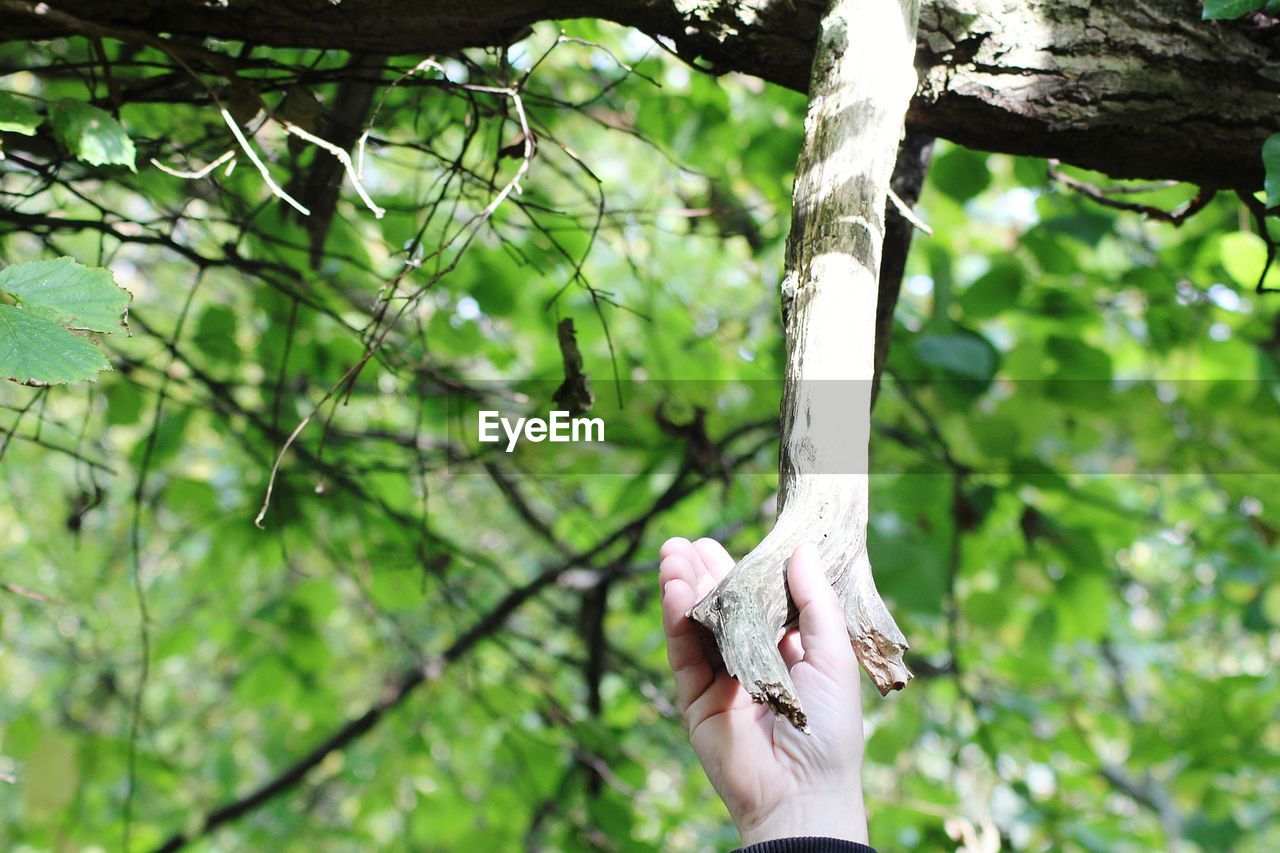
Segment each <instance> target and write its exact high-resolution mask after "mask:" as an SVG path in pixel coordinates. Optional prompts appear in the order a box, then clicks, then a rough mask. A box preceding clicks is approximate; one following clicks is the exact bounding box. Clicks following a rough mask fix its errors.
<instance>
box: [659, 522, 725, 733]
mask: <svg viewBox="0 0 1280 853" xmlns="http://www.w3.org/2000/svg"><path fill="white" fill-rule="evenodd" d="M686 544H687V543H686ZM664 548H665V546H664ZM694 575H695V573H694V568H693V566H692V565H691V564H690V563H689V560H688V559H687V558H686V557H685V556H684V554H681V553H672V554H671V555H670V556H667V557H665V558H664V559H663V560H662V563H661V564H660V566H659V568H658V578H659V583H661V584H662V628H663V632H664V633H665V634H666V638H667V660H668V661H669V662H670V664H671V672H672V673H673V674H674V675H675V680H676V698H677V701H678V702H679V703H680V708H681V710H684V709H687V708H688V707H689V705H690V704H691V703H692V702H693V700H694V699H696V698H697V697H698V696H699V695H701V694H702V693H703V692H704V691H705V690H706V689H707V687H709V686H710V685H711V682H712V679H713V671H712V668H711V663H710V661H708V660H707V656H706V653H705V652H704V650H703V646H702V638H701V636H700V635H699V633H698V627H697V625H695V624H694V623H693V621H692V620H691V619H689V617H688V616H686V615H685V614H686V613H688V611H689V608H691V607H693V605H694V604H695V603H697V596H696V594H695V592H694V588H693V581H694Z"/></svg>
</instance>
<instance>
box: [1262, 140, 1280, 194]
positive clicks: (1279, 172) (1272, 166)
mask: <svg viewBox="0 0 1280 853" xmlns="http://www.w3.org/2000/svg"><path fill="white" fill-rule="evenodd" d="M1262 166H1263V168H1264V169H1266V171H1267V183H1266V191H1267V207H1269V208H1270V207H1280V133H1273V134H1272V135H1271V136H1268V137H1267V141H1266V142H1264V143H1263V144H1262Z"/></svg>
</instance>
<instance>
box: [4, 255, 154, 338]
mask: <svg viewBox="0 0 1280 853" xmlns="http://www.w3.org/2000/svg"><path fill="white" fill-rule="evenodd" d="M0 290H3V291H4V292H5V293H8V294H10V295H11V296H14V297H16V298H17V300H18V302H19V303H21V305H22V307H23V309H25V310H26V311H28V312H30V313H32V314H38V315H40V316H41V317H45V318H47V319H50V320H56V321H58V322H60V323H63V324H64V325H67V326H69V327H71V328H73V329H78V330H86V331H92V332H114V331H116V330H117V329H120V328H122V327H124V325H125V323H124V314H125V311H126V310H127V309H128V307H129V300H130V298H131V297H130V295H129V291H127V290H124V289H122V288H120V287H117V286H116V282H115V278H114V277H113V276H112V275H111V270H108V269H103V268H101V267H93V268H90V267H86V266H81V265H80V264H78V263H76V262H75V261H73V260H72V259H71V258H58V259H56V260H52V261H31V262H30V263H25V264H13V265H12V266H8V267H5V268H4V269H3V270H0Z"/></svg>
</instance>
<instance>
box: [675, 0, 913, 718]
mask: <svg viewBox="0 0 1280 853" xmlns="http://www.w3.org/2000/svg"><path fill="white" fill-rule="evenodd" d="M916 12H917V4H916V0H837V2H835V3H833V4H832V8H831V11H830V12H829V13H828V15H827V16H826V18H825V19H824V20H823V24H822V36H821V38H820V40H819V43H818V49H817V52H816V54H815V57H814V64H813V79H812V82H811V84H810V88H809V114H808V117H807V118H806V120H805V138H804V144H803V146H802V148H801V150H800V159H799V162H798V164H797V166H796V183H795V190H794V192H793V195H792V202H793V214H792V222H791V234H790V237H789V238H788V241H787V271H786V277H785V279H784V284H783V307H784V311H783V313H784V316H785V317H786V325H787V368H786V377H785V385H784V388H783V398H782V465H781V474H782V492H781V499H780V503H779V507H780V508H779V514H778V520H777V523H776V524H775V526H774V528H773V530H772V531H771V532H770V533H769V535H768V536H766V537H765V539H764V541H763V542H761V543H760V545H759V546H757V547H756V548H755V549H754V550H752V551H751V553H749V554H747V556H746V557H744V558H743V559H742V562H740V563H739V564H738V565H737V566H736V567H734V570H733V571H732V572H731V573H730V574H729V575H727V576H726V577H725V579H724V580H723V581H722V582H721V583H720V585H719V586H717V587H716V588H715V589H714V590H713V591H712V592H711V593H710V594H709V595H707V597H706V598H705V599H703V600H702V601H701V602H699V603H698V605H697V606H696V607H695V608H694V609H693V612H692V614H691V615H692V616H693V618H694V619H696V620H697V621H699V622H701V623H702V624H703V625H706V626H707V627H708V628H710V629H711V631H712V633H713V634H715V637H716V642H717V644H718V645H719V647H720V653H721V656H722V657H723V658H724V662H725V667H726V668H727V669H728V671H729V672H730V674H732V675H734V676H736V677H737V678H738V680H739V681H741V682H742V683H743V685H744V686H745V687H746V688H747V690H748V691H749V692H750V693H751V695H752V696H754V697H755V698H756V700H757V701H760V702H767V703H768V704H769V705H770V706H771V707H772V708H773V709H774V710H776V711H777V712H778V713H781V714H785V715H786V716H787V717H788V718H789V719H790V720H791V721H792V722H793V723H794V724H795V725H796V726H798V727H800V728H804V725H805V718H804V712H803V709H802V708H801V707H800V704H799V701H798V699H797V697H796V694H795V689H794V687H793V685H792V683H791V678H790V676H789V674H788V673H787V669H786V666H785V665H784V663H783V661H782V658H781V656H780V655H779V654H778V649H777V642H778V639H779V638H780V636H781V633H782V631H783V629H784V627H785V625H786V624H787V622H788V621H789V618H790V617H791V615H792V614H791V612H790V611H791V610H792V607H791V605H790V604H789V602H788V599H787V594H786V592H785V583H784V580H783V574H784V572H785V566H786V562H787V558H788V557H789V556H790V555H791V552H792V551H794V550H795V547H796V545H798V544H799V543H801V542H811V543H813V544H814V545H816V546H817V547H818V550H819V552H820V553H821V555H822V560H823V565H824V566H826V569H827V574H828V577H829V578H830V579H831V580H832V582H833V584H834V585H835V587H836V590H837V591H838V592H839V594H840V599H841V602H842V603H843V605H844V610H845V619H846V622H847V624H848V627H849V635H850V637H851V638H852V639H853V644H854V649H855V650H856V651H857V654H858V659H859V660H860V661H861V662H862V665H863V668H865V669H866V671H867V673H868V674H869V675H870V676H871V678H872V680H873V681H874V682H875V683H876V686H877V687H879V688H880V691H881V692H883V693H887V692H888V691H889V690H893V689H899V688H901V687H903V686H905V685H906V683H907V680H908V679H910V678H911V673H909V672H908V671H907V668H906V666H905V665H904V664H903V662H902V655H903V652H905V651H906V649H907V643H906V639H905V638H904V637H903V636H902V632H901V631H899V630H898V626H897V625H896V624H895V623H894V621H893V617H892V616H890V615H889V611H888V610H887V609H886V608H885V605H884V602H883V601H882V600H881V599H880V595H879V593H877V592H876V587H875V581H874V580H873V579H872V577H871V564H870V562H869V560H868V559H867V519H868V512H867V501H868V488H867V487H868V478H867V444H868V439H869V437H870V412H871V380H872V375H873V371H874V364H875V326H876V300H877V290H878V278H879V272H880V254H881V248H882V246H883V245H884V235H885V228H884V212H885V199H886V193H887V191H888V188H889V179H890V175H891V173H892V172H893V168H894V162H895V159H896V156H895V155H896V154H897V151H898V141H899V139H900V138H901V136H902V128H903V119H904V116H905V114H906V110H907V105H908V103H909V102H910V99H911V93H912V92H914V91H915V88H916V75H915V69H914V68H913V67H912V56H913V54H914V53H915V29H916Z"/></svg>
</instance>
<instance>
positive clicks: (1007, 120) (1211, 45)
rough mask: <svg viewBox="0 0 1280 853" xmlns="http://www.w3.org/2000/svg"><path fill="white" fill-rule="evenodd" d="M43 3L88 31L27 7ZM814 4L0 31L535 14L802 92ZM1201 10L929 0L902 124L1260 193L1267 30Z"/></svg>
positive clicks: (183, 35)
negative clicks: (578, 22)
mask: <svg viewBox="0 0 1280 853" xmlns="http://www.w3.org/2000/svg"><path fill="white" fill-rule="evenodd" d="M46 5H47V6H50V7H52V8H53V9H54V10H55V11H56V12H59V13H66V14H70V15H72V16H74V17H75V18H78V19H79V20H80V21H81V22H83V24H84V25H85V26H84V27H81V28H80V29H79V30H77V29H76V28H75V27H74V26H70V25H68V24H67V23H66V22H65V21H64V22H63V23H58V22H56V21H54V20H52V18H51V16H50V15H48V14H46V15H43V16H42V15H37V14H34V12H35V10H36V9H37V8H38V7H39V6H46ZM823 8H824V3H823V2H820V0H607V2H606V0H470V2H468V3H465V4H464V3H457V2H455V0H225V2H214V0H133V2H130V3H119V2H114V0H51V2H49V3H48V4H38V3H36V2H34V0H0V40H3V39H28V38H41V37H48V36H53V35H59V34H62V33H65V32H67V31H68V29H71V30H72V31H81V32H86V31H87V32H90V33H92V34H97V35H108V36H110V35H111V33H110V32H104V31H103V28H112V27H114V28H126V29H127V28H134V29H136V30H141V31H145V32H147V33H149V34H151V35H156V34H159V33H171V34H173V36H174V37H175V38H179V39H193V38H196V39H203V38H205V37H209V36H213V37H218V38H228V39H243V38H246V37H251V38H252V39H253V40H254V42H255V43H257V44H261V45H279V46H300V47H324V48H336V49H344V50H354V51H363V52H368V53H385V54H396V53H403V54H414V55H418V56H420V55H422V54H425V53H446V52H449V51H454V50H459V49H461V48H464V47H476V46H487V45H501V44H507V43H510V42H511V41H513V40H515V39H517V38H519V37H521V36H522V35H523V34H524V33H525V32H526V31H527V28H528V27H529V26H530V25H531V24H533V23H536V22H538V21H543V20H552V19H563V18H582V17H587V18H603V19H607V20H612V21H617V22H618V23H621V24H626V25H629V26H634V27H637V28H638V29H641V30H644V31H645V32H647V33H650V34H653V35H656V36H663V37H666V38H667V39H669V40H670V43H672V44H673V45H674V46H675V47H676V49H677V50H678V51H679V52H680V54H681V55H682V56H684V57H685V58H687V59H688V60H690V61H692V62H696V63H698V64H699V65H700V66H702V67H704V68H706V69H707V70H710V71H712V72H713V73H719V72H723V71H742V72H745V73H748V74H753V75H756V76H759V77H762V78H764V79H766V80H769V81H771V82H774V83H779V84H781V85H784V86H788V87H791V88H793V89H798V90H804V89H805V87H806V85H807V84H808V79H809V69H810V65H811V62H812V58H813V49H814V42H815V40H816V38H817V31H818V18H819V16H820V15H821V12H822V9H823ZM1201 8H1202V7H1201V4H1200V0H930V2H925V3H922V5H921V13H920V29H919V46H920V50H919V52H918V54H917V62H918V64H919V66H920V71H921V85H920V88H919V90H918V92H917V94H916V98H915V100H914V102H913V104H912V107H911V112H910V115H909V117H908V123H909V124H910V125H911V126H912V127H913V128H915V129H918V130H920V131H922V132H924V133H928V134H930V135H933V136H941V137H944V138H947V139H951V140H954V141H956V142H960V143H962V144H965V145H968V146H971V147H973V148H979V149H984V150H988V151H1002V152H1007V153H1011V154H1030V155H1035V156H1041V157H1056V158H1058V159H1060V160H1064V161H1066V162H1070V163H1074V164H1076V165H1081V166H1087V167H1089V168H1093V169H1098V170H1100V171H1103V172H1107V173H1108V174H1111V175H1112V176H1114V177H1117V178H1176V179H1179V180H1185V181H1192V182H1195V183H1199V184H1204V185H1211V186H1218V187H1228V188H1256V187H1260V186H1261V183H1262V165H1261V160H1260V157H1259V151H1260V150H1261V148H1262V142H1263V140H1264V139H1266V137H1267V136H1268V135H1269V134H1271V133H1275V132H1277V131H1280V110H1276V109H1275V106H1276V103H1277V99H1278V98H1280V50H1277V46H1278V42H1277V32H1276V30H1277V28H1276V27H1275V26H1267V25H1266V24H1265V22H1264V23H1263V25H1261V26H1260V25H1259V24H1258V23H1257V22H1256V21H1255V22H1240V21H1235V22H1217V21H1202V20H1200V10H1201ZM85 27H87V28H88V29H87V30H86V29H85ZM95 29H96V32H94V30H95ZM117 34H119V33H117Z"/></svg>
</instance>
